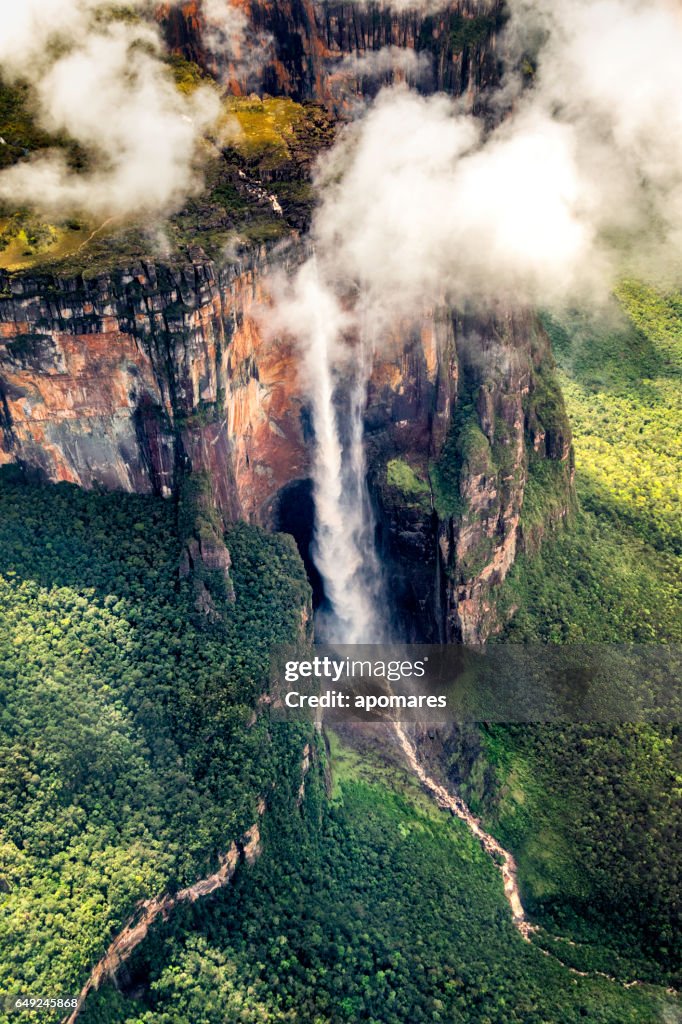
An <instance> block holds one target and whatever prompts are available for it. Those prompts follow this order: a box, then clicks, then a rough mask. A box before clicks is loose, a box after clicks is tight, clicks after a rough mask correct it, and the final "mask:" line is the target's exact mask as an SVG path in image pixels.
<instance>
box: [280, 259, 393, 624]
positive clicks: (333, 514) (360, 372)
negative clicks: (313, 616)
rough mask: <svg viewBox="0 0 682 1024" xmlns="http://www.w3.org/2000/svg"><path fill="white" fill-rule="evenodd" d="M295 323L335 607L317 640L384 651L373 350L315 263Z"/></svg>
mask: <svg viewBox="0 0 682 1024" xmlns="http://www.w3.org/2000/svg"><path fill="white" fill-rule="evenodd" d="M289 315H290V316H291V317H292V318H293V321H294V322H293V323H292V327H294V329H295V330H296V333H297V334H298V337H299V339H300V340H301V346H302V369H303V373H304V375H305V378H306V384H307V391H308V395H309V398H310V406H311V413H312V420H313V429H314V433H315V448H314V454H313V465H312V479H313V496H314V502H315V517H316V522H315V540H314V544H313V549H312V556H313V560H314V562H315V565H316V567H317V569H318V571H319V573H320V575H321V577H322V580H323V583H324V589H325V594H326V597H327V600H328V603H329V607H328V608H323V609H321V611H320V612H319V613H318V622H317V627H318V628H317V632H318V635H319V638H320V639H323V640H325V641H327V642H330V643H346V644H358V643H379V642H380V641H381V640H382V639H384V638H385V633H386V626H385V622H384V621H383V615H382V613H381V612H380V610H379V607H380V598H381V592H382V589H383V588H382V577H381V566H380V563H379V559H378V558H377V554H376V550H375V546H374V522H373V517H372V511H371V505H370V501H369V494H368V491H367V479H366V478H367V466H366V461H365V448H364V411H365V406H366V400H367V384H368V380H369V375H370V372H371V361H372V351H371V345H369V344H367V343H366V341H365V340H363V338H362V337H361V338H359V339H358V340H357V342H356V343H355V344H354V345H352V346H351V345H349V344H347V343H346V342H345V341H344V339H343V330H344V326H346V320H345V317H344V314H343V313H342V311H341V310H340V307H339V304H338V301H337V299H336V297H335V296H334V294H333V293H332V292H331V291H330V289H329V288H328V287H327V286H326V285H325V284H324V282H323V281H322V279H321V277H320V274H319V271H318V268H317V264H316V261H315V259H314V258H313V259H311V260H310V261H309V262H308V263H307V264H306V266H305V267H304V268H303V269H302V271H301V272H300V274H299V275H298V279H297V282H296V294H295V298H294V300H293V302H292V304H291V306H290V314H289ZM342 375H343V377H342ZM342 379H344V384H345V385H346V387H345V388H344V389H343V390H344V394H340V388H339V384H340V383H341V380H342Z"/></svg>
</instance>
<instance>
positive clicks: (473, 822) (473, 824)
mask: <svg viewBox="0 0 682 1024" xmlns="http://www.w3.org/2000/svg"><path fill="white" fill-rule="evenodd" d="M393 729H394V732H395V734H396V737H397V739H398V743H399V744H400V747H401V749H402V751H403V753H404V754H405V757H406V758H407V762H408V764H409V766H410V768H411V769H412V771H413V772H414V774H415V775H416V776H417V778H418V779H419V781H420V782H421V784H422V785H423V786H424V788H425V789H426V790H428V791H429V793H430V794H431V796H432V797H433V798H434V800H435V801H436V803H437V804H438V806H439V807H442V808H443V810H447V811H452V813H453V814H454V815H456V816H457V817H458V818H461V820H462V821H463V822H465V824H466V825H467V827H468V828H469V831H470V832H472V833H473V834H474V835H475V836H476V838H477V839H478V840H479V842H480V844H481V846H482V847H483V849H484V850H485V852H486V853H487V854H489V855H490V856H491V857H492V858H493V860H494V862H495V864H496V865H497V867H498V868H499V871H500V874H501V875H502V881H503V882H504V894H505V896H506V898H507V903H508V904H509V906H510V908H511V912H512V921H513V922H514V925H515V927H516V929H517V930H518V932H519V934H520V935H521V936H522V938H523V939H524V940H525V941H526V942H529V941H530V935H531V933H532V932H534V931H537V927H536V926H535V925H532V924H530V922H529V921H528V918H527V917H526V912H525V910H524V909H523V904H522V903H521V894H520V892H519V883H518V879H517V867H516V861H515V860H514V858H513V857H512V855H511V853H509V851H508V850H505V849H504V847H503V846H501V845H500V843H498V841H497V839H495V837H494V836H491V835H490V833H488V832H486V831H485V829H484V828H483V826H482V825H481V823H480V821H479V820H478V818H476V817H474V815H473V814H472V813H471V811H470V810H469V808H468V807H467V805H466V804H465V803H464V801H463V800H462V799H460V797H458V796H453V795H452V794H451V793H448V791H447V789H445V787H444V786H441V785H440V783H438V782H436V780H435V779H432V778H431V776H430V775H427V773H426V771H425V770H424V768H423V767H422V765H421V764H420V763H419V760H418V758H417V751H416V748H415V746H414V744H413V743H411V742H410V740H409V739H408V738H407V735H406V733H405V730H404V729H403V727H402V725H401V723H400V722H393Z"/></svg>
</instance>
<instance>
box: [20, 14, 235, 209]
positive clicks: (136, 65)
mask: <svg viewBox="0 0 682 1024" xmlns="http://www.w3.org/2000/svg"><path fill="white" fill-rule="evenodd" d="M136 6H137V7H138V8H140V10H141V11H142V10H144V9H145V8H146V7H147V4H146V0H139V2H138V3H137V5H136ZM109 7H110V4H108V3H106V2H105V0H22V3H13V2H11V0H1V2H0V13H1V15H2V24H3V31H2V34H1V35H0V67H1V68H2V72H3V74H4V75H5V76H6V77H7V78H9V79H13V78H20V77H25V78H28V79H29V80H30V81H31V82H32V84H33V85H34V89H35V95H36V98H37V101H38V117H39V120H40V122H41V124H42V125H43V126H44V127H45V128H47V129H48V130H50V131H54V132H65V133H67V134H68V135H69V136H71V137H72V138H73V139H75V140H76V141H77V142H79V143H80V144H81V145H82V146H83V147H84V148H85V149H86V150H87V151H88V152H89V153H90V154H91V155H92V168H91V169H90V170H88V171H86V172H83V173H76V172H74V171H72V170H71V169H69V167H68V166H67V165H66V162H65V160H64V156H63V154H62V153H60V152H58V151H54V152H50V153H47V154H45V153H41V154H38V155H36V156H35V157H34V158H33V159H32V160H30V161H29V162H26V163H21V164H17V165H15V166H13V167H10V168H8V169H7V170H5V171H3V172H2V173H0V198H2V199H4V200H9V201H12V202H14V203H17V204H31V205H36V206H38V207H39V208H41V209H43V210H46V211H52V210H58V211H62V212H63V211H66V210H77V211H80V212H83V213H89V214H94V215H97V216H101V215H114V214H129V213H136V212H142V211H165V210H168V209H169V208H172V207H174V206H175V205H177V204H178V203H180V202H181V201H182V199H183V198H184V197H185V196H186V195H187V194H188V193H189V192H191V191H193V190H194V189H196V187H197V185H198V184H200V179H199V178H198V175H197V168H196V157H197V146H198V143H199V140H200V138H201V136H202V134H203V132H204V131H205V130H206V128H207V127H208V126H209V125H210V124H211V123H212V122H213V121H215V119H216V118H217V116H218V114H219V103H218V99H217V96H216V95H215V93H214V91H213V90H211V89H209V88H200V89H198V90H197V91H196V92H195V93H193V94H192V96H185V95H183V94H182V93H180V92H179V91H178V90H177V89H176V87H175V84H174V82H173V79H172V75H171V73H170V71H169V69H168V68H167V67H166V65H165V64H164V63H163V61H162V59H161V57H162V46H161V41H160V38H159V35H158V31H157V29H156V27H155V26H153V25H152V24H151V23H149V22H147V21H144V20H140V21H113V22H111V21H106V20H105V18H104V17H103V15H105V14H106V12H107V9H108V8H109ZM98 16H99V17H98Z"/></svg>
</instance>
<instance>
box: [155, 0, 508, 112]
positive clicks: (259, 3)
mask: <svg viewBox="0 0 682 1024" xmlns="http://www.w3.org/2000/svg"><path fill="white" fill-rule="evenodd" d="M225 2H226V4H227V0H225ZM239 6H240V7H241V8H242V9H243V11H244V13H245V15H246V18H247V21H248V25H249V29H248V34H249V37H252V38H251V48H252V49H254V48H255V49H257V51H258V53H259V54H260V59H259V60H258V61H257V62H254V61H253V60H249V61H246V62H244V63H243V64H242V65H241V66H240V65H239V63H236V62H233V63H232V64H230V65H228V66H227V67H224V68H222V69H221V70H222V72H223V75H224V76H225V77H227V78H228V80H229V82H230V86H231V88H232V91H234V92H235V93H238V94H239V93H244V92H249V91H251V90H256V91H261V92H266V93H270V94H271V95H273V96H282V95H283V96H290V97H292V98H293V99H295V100H297V101H299V102H303V101H305V100H314V101H316V102H318V103H324V104H325V105H326V106H327V107H329V108H330V109H333V110H336V111H339V110H342V109H343V108H344V106H346V105H347V104H348V103H349V102H351V101H352V98H353V97H354V96H368V95H372V94H373V93H375V92H376V91H377V90H378V89H379V87H380V86H381V85H382V84H385V83H386V82H389V81H394V80H400V79H401V78H404V76H405V66H404V65H403V67H402V69H398V70H396V69H393V70H391V69H389V68H386V69H384V70H383V71H381V73H379V74H373V75H370V74H368V72H367V69H366V68H365V70H364V71H361V72H360V73H358V71H353V68H352V67H348V66H344V67H342V66H341V65H342V62H343V59H344V58H345V57H348V56H350V55H355V56H358V57H363V56H366V55H371V54H372V53H376V52H377V51H378V50H381V49H382V48H384V47H388V46H396V47H401V48H406V49H410V50H414V51H415V52H416V53H418V54H419V55H420V56H421V69H420V71H421V73H420V75H419V82H418V84H419V87H420V88H421V89H423V90H424V91H426V92H431V91H434V90H436V89H439V90H445V91H446V92H449V93H453V94H455V95H461V94H463V93H471V95H472V97H473V96H474V95H475V94H477V93H478V92H479V91H480V90H481V89H483V88H485V87H487V86H489V85H491V84H492V83H494V82H495V81H496V80H497V78H498V75H499V68H498V62H497V57H496V42H497V36H498V33H499V30H500V28H501V26H502V22H503V15H502V7H503V5H502V3H501V0H497V2H495V3H493V4H488V3H484V2H482V0H458V2H456V3H452V4H450V6H449V7H447V8H445V9H444V10H441V11H438V12H436V13H434V14H429V15H427V14H425V13H423V12H420V11H418V10H405V11H393V10H391V9H389V8H387V7H382V6H380V5H378V4H376V3H368V4H358V3H345V4H343V3H328V4H327V3H325V4H322V3H315V2H313V0H243V2H242V3H241V4H240V5H239ZM157 18H158V20H159V21H160V23H161V25H162V27H163V29H164V32H165V35H166V38H167V40H168V43H169V45H170V46H171V48H172V49H173V50H174V51H175V52H176V53H180V54H182V55H183V56H185V57H186V58H188V59H189V60H192V61H195V62H196V63H198V64H199V65H201V66H203V67H205V68H209V69H210V70H212V71H215V70H216V68H215V64H214V58H213V56H212V55H211V54H210V53H208V52H206V48H205V44H204V33H203V24H202V13H201V5H200V4H199V3H198V2H197V0H188V2H186V3H182V4H174V5H170V4H162V5H160V6H159V8H158V11H157ZM256 41H257V42H256ZM413 74H414V72H413Z"/></svg>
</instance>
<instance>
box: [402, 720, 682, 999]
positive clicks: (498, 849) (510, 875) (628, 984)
mask: <svg viewBox="0 0 682 1024" xmlns="http://www.w3.org/2000/svg"><path fill="white" fill-rule="evenodd" d="M392 726H393V731H394V732H395V735H396V738H397V740H398V743H399V745H400V748H401V750H402V751H403V753H404V755H405V758H406V760H407V762H408V764H409V766H410V768H411V770H412V771H413V772H414V774H415V775H416V776H417V778H418V779H419V781H420V782H421V784H422V786H423V787H424V789H425V790H427V791H428V792H429V793H430V794H431V796H432V797H433V799H434V800H435V801H436V803H437V804H438V806H439V807H441V808H442V809H443V810H446V811H451V812H452V814H454V815H455V816H456V817H458V818H460V819H461V820H462V821H463V822H464V823H465V824H466V825H467V827H468V828H469V831H470V832H471V833H472V834H473V835H475V836H476V838H477V839H478V840H479V842H480V844H481V846H482V847H483V849H484V850H485V852H486V853H487V854H489V855H490V857H491V858H492V859H493V861H494V863H495V865H496V866H497V868H498V869H499V871H500V874H501V875H502V881H503V883H504V894H505V897H506V899H507V903H508V904H509V907H510V909H511V913H512V921H513V923H514V926H515V928H516V929H517V931H518V932H519V934H520V935H521V937H522V938H523V940H524V942H530V941H531V938H530V937H531V935H532V934H534V933H537V932H539V931H540V926H539V925H536V924H531V922H530V921H529V920H528V917H527V916H526V912H525V910H524V909H523V903H522V902H521V894H520V892H519V884H518V877H517V875H518V869H517V865H516V861H515V860H514V857H513V856H512V854H511V853H509V851H508V850H505V849H504V847H503V846H502V845H501V844H500V843H499V842H498V841H497V839H495V837H494V836H491V835H490V833H489V832H486V831H485V829H484V828H483V826H482V825H481V822H480V821H479V820H478V818H476V817H475V815H473V814H472V813H471V811H470V810H469V808H468V807H467V805H466V804H465V803H464V801H463V800H462V799H461V798H460V797H458V796H453V795H452V794H451V793H449V792H448V790H447V789H446V788H445V787H444V786H441V785H440V783H439V782H436V780H435V779H433V778H432V777H431V776H430V775H429V774H428V773H427V772H426V770H425V769H424V767H423V766H422V765H421V764H420V762H419V759H418V757H417V750H416V747H415V745H414V744H413V743H412V742H411V741H410V740H409V739H408V736H407V734H406V733H405V730H404V728H403V726H402V725H401V723H400V722H393V723H392ZM551 938H552V939H553V940H554V941H555V942H565V943H566V944H567V945H571V946H575V945H578V943H575V942H572V941H571V940H570V939H565V938H563V937H562V936H551ZM534 948H535V949H537V950H538V951H539V952H540V953H542V954H543V955H544V956H550V957H552V959H553V960H556V962H557V963H558V964H560V965H561V966H562V967H564V968H565V969H566V970H567V971H570V972H571V974H575V975H577V976H578V977H580V978H605V979H606V980H607V981H612V982H614V983H615V984H617V985H621V986H622V987H623V988H634V987H636V986H639V985H646V984H648V982H645V981H640V980H639V979H638V978H635V979H633V980H632V981H621V980H620V979H619V978H616V977H614V976H613V975H612V974H607V973H606V972H605V971H580V970H578V968H577V967H571V966H570V965H569V964H566V963H564V961H563V960H561V959H560V958H559V957H558V956H556V954H555V953H551V952H550V951H549V950H548V949H543V948H542V946H538V945H534ZM666 992H667V994H668V995H671V996H677V995H679V993H678V992H677V991H676V989H674V988H668V989H666Z"/></svg>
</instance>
